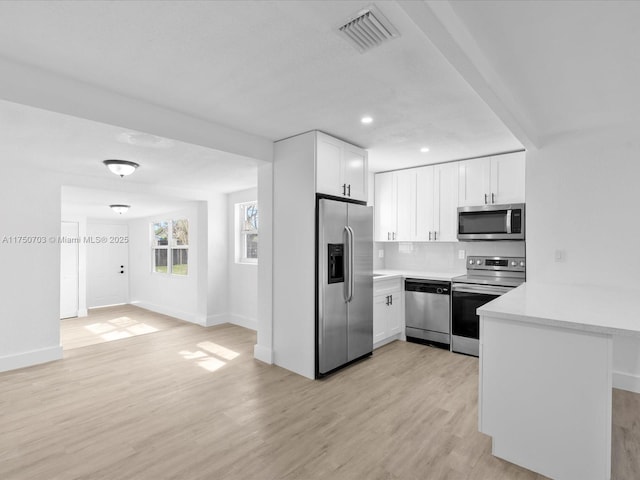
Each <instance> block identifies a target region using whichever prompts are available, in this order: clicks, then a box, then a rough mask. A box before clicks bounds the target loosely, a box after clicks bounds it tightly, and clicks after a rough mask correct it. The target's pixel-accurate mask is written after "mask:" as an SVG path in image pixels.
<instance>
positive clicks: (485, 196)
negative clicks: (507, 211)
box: [484, 193, 488, 205]
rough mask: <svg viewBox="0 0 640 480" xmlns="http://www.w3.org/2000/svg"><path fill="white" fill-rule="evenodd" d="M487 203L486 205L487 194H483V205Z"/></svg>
mask: <svg viewBox="0 0 640 480" xmlns="http://www.w3.org/2000/svg"><path fill="white" fill-rule="evenodd" d="M487 203H488V202H487V194H486V193H485V194H484V204H485V205H486V204H487Z"/></svg>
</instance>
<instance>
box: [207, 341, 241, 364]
mask: <svg viewBox="0 0 640 480" xmlns="http://www.w3.org/2000/svg"><path fill="white" fill-rule="evenodd" d="M198 348H200V349H202V350H206V351H207V352H209V353H213V354H214V355H216V356H218V357H221V358H224V359H225V360H233V359H234V358H236V357H237V356H238V355H240V354H239V353H238V352H234V351H233V350H229V349H228V348H226V347H223V346H222V345H218V344H217V343H213V342H200V343H199V344H198Z"/></svg>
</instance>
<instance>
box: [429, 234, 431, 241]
mask: <svg viewBox="0 0 640 480" xmlns="http://www.w3.org/2000/svg"><path fill="white" fill-rule="evenodd" d="M429 241H431V232H429Z"/></svg>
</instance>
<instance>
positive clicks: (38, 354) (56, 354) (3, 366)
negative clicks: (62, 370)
mask: <svg viewBox="0 0 640 480" xmlns="http://www.w3.org/2000/svg"><path fill="white" fill-rule="evenodd" d="M61 358H62V347H61V346H60V345H58V346H55V347H47V348H41V349H39V350H30V351H28V352H22V353H17V354H14V355H7V356H5V357H0V372H7V371H9V370H16V369H18V368H24V367H31V366H32V365H39V364H41V363H47V362H52V361H54V360H60V359H61Z"/></svg>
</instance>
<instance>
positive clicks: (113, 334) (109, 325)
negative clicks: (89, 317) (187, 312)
mask: <svg viewBox="0 0 640 480" xmlns="http://www.w3.org/2000/svg"><path fill="white" fill-rule="evenodd" d="M84 328H85V329H86V330H88V331H89V332H91V333H93V334H94V335H99V336H100V337H101V338H102V339H104V340H105V341H107V342H110V341H112V340H120V339H121V338H129V337H135V336H137V335H144V334H146V333H153V332H157V331H158V329H157V328H155V327H152V326H151V325H147V324H146V323H141V322H138V321H137V320H133V319H131V318H129V317H118V318H114V319H112V320H108V321H107V322H99V323H92V324H91V325H85V327H84Z"/></svg>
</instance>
